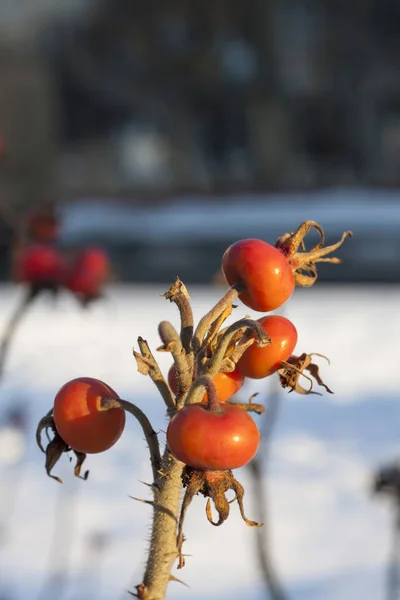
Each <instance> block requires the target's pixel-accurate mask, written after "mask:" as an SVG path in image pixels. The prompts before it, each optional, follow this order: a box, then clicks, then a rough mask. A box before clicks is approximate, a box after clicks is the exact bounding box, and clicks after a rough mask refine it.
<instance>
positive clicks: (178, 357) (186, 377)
mask: <svg viewBox="0 0 400 600" xmlns="http://www.w3.org/2000/svg"><path fill="white" fill-rule="evenodd" d="M158 333H159V334H160V338H161V341H162V342H163V345H162V346H161V347H160V348H157V350H160V351H162V352H171V354H172V358H173V359H174V363H175V371H176V382H177V394H176V407H177V408H178V409H179V408H180V407H181V406H183V404H184V399H185V397H186V394H187V392H188V390H189V388H190V386H191V383H192V378H193V368H190V366H189V365H188V363H187V360H186V354H185V351H184V349H183V346H182V342H181V338H180V337H179V335H178V332H177V331H176V329H175V327H174V326H173V325H171V323H169V322H168V321H161V323H160V324H159V326H158Z"/></svg>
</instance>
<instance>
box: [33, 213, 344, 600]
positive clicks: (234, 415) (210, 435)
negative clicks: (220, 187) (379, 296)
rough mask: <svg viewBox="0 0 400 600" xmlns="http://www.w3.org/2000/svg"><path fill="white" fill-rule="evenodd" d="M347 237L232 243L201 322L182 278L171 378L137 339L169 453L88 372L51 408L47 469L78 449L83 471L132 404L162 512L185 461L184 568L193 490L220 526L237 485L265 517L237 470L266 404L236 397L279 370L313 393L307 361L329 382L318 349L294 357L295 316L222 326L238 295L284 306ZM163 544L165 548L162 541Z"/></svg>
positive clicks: (168, 344) (300, 232)
mask: <svg viewBox="0 0 400 600" xmlns="http://www.w3.org/2000/svg"><path fill="white" fill-rule="evenodd" d="M311 228H315V229H316V230H317V231H318V233H319V234H320V237H321V240H320V242H319V243H318V244H317V245H316V246H315V247H314V248H313V249H312V250H310V251H306V249H305V246H304V241H303V240H304V237H305V236H306V234H307V233H308V232H309V231H310V229H311ZM347 235H351V234H350V232H346V233H345V234H343V236H342V238H341V240H340V241H339V242H337V243H336V244H334V245H332V246H328V247H324V234H323V231H322V229H321V227H320V226H319V225H318V224H317V223H315V222H313V221H306V222H304V223H302V224H301V225H300V226H299V228H298V229H297V230H296V231H295V232H294V233H291V234H286V235H284V236H282V237H281V238H279V239H278V241H277V242H276V244H275V246H273V245H271V244H268V243H266V242H264V241H262V240H256V239H246V240H240V241H238V242H236V243H234V244H233V245H231V246H230V247H229V248H228V249H227V250H226V251H225V253H224V255H223V258H222V271H223V273H224V275H225V277H226V280H227V282H228V284H229V285H230V286H231V287H230V289H229V290H228V291H227V293H226V294H225V296H224V297H223V298H222V299H221V300H220V302H218V303H217V304H216V306H215V307H213V308H212V310H210V312H209V313H207V314H206V315H205V316H204V317H203V318H202V319H201V321H200V322H199V324H198V326H197V327H196V329H195V328H194V324H193V315H192V312H191V307H190V303H189V300H188V299H189V295H188V293H187V290H186V288H185V286H184V285H183V284H182V282H181V281H180V280H179V279H178V280H177V281H176V282H175V283H174V284H173V285H172V286H171V288H170V290H169V291H168V292H167V293H166V294H165V297H166V298H167V299H169V300H171V301H172V302H175V304H176V305H177V307H178V309H179V311H180V316H181V331H180V333H179V334H178V333H177V332H176V330H175V328H174V327H173V326H172V325H171V324H170V323H168V322H166V321H162V322H161V323H160V325H159V328H158V330H159V334H160V338H161V341H162V346H161V347H160V348H158V350H160V351H163V352H170V353H171V355H172V357H173V360H174V363H173V365H172V366H171V368H170V370H169V373H168V377H167V378H164V377H163V375H162V373H161V371H160V369H159V367H158V365H157V362H156V361H155V359H154V356H153V355H152V353H151V351H150V349H149V347H148V345H147V342H145V340H143V339H142V338H139V339H138V343H139V348H140V354H139V353H136V352H135V353H134V354H135V357H136V360H137V363H138V368H139V371H140V372H141V373H143V374H146V375H150V377H151V378H152V380H153V381H154V383H155V384H156V386H157V388H158V390H159V391H160V393H161V395H162V397H163V399H164V401H165V404H166V406H167V413H168V416H169V418H170V420H169V424H168V427H167V432H166V439H167V444H166V448H165V452H164V454H163V456H161V454H160V450H159V444H158V438H157V435H156V433H155V432H154V430H153V428H152V427H151V425H150V423H149V421H148V419H147V417H146V416H145V415H144V413H142V411H141V410H140V409H139V408H138V407H136V406H135V405H133V404H131V403H129V402H127V401H125V400H121V399H119V397H118V395H117V394H116V392H115V391H114V390H112V389H111V388H110V387H109V386H108V385H106V384H105V383H103V382H101V381H99V380H97V379H91V378H88V377H80V378H77V379H74V380H72V381H70V382H68V383H66V384H65V385H64V386H63V387H62V388H61V389H60V390H59V392H58V393H57V395H56V397H55V401H54V407H53V409H52V410H51V411H50V412H49V414H48V415H47V416H46V417H44V419H42V420H41V422H40V423H39V427H38V442H39V445H40V447H41V448H42V446H41V443H40V433H41V431H42V429H44V428H45V429H46V430H47V429H50V430H51V431H52V432H53V435H54V437H53V439H52V441H51V442H50V443H49V445H48V447H47V449H46V468H47V472H48V474H50V471H51V469H52V467H53V466H54V464H55V462H56V461H57V460H58V458H59V456H61V454H62V452H66V451H69V450H73V451H74V452H75V454H76V455H77V458H78V462H77V467H76V474H77V475H79V473H80V467H81V465H82V462H83V460H84V458H85V455H86V454H87V453H96V452H102V451H105V450H107V449H109V448H110V447H111V446H112V445H113V444H114V443H115V442H116V441H117V440H118V438H119V437H120V435H121V433H122V431H123V429H124V425H125V412H124V411H125V410H127V411H128V412H131V413H132V414H133V415H134V416H135V417H136V418H137V419H138V420H139V422H140V424H141V425H142V427H143V430H144V432H145V436H146V440H147V442H148V445H149V449H150V454H151V461H152V466H153V475H154V484H153V485H152V488H153V493H154V496H155V503H154V505H155V506H157V510H158V511H159V510H160V506H163V507H164V512H165V513H166V514H168V511H170V512H171V507H170V506H169V504H168V502H170V496H168V494H171V491H170V490H168V493H166V495H165V497H164V496H163V489H164V486H165V485H167V484H166V481H170V480H171V478H172V477H173V476H175V475H176V465H180V471H179V476H180V477H181V481H182V485H183V487H185V488H186V491H185V495H184V498H183V502H182V504H181V510H180V517H179V520H178V525H177V545H176V551H177V555H178V557H179V564H178V566H179V567H182V566H183V565H184V559H183V555H182V552H181V549H182V543H183V540H184V538H183V533H182V527H183V519H184V515H185V511H186V509H187V507H188V505H189V504H190V501H191V499H192V497H193V496H194V495H195V494H198V493H201V494H203V495H204V496H206V497H208V500H207V505H206V514H207V518H208V520H209V521H210V522H211V523H212V524H213V525H220V524H222V523H223V522H224V521H225V520H226V518H227V517H228V514H229V504H230V503H229V502H228V500H227V499H226V497H225V494H226V492H227V491H228V490H230V489H232V490H233V491H234V493H235V499H236V500H237V502H238V505H239V509H240V512H241V515H242V517H243V519H244V520H245V522H246V523H247V524H248V525H250V526H258V525H260V524H259V523H256V522H254V521H249V520H248V519H247V518H246V516H245V514H244V509H243V494H244V490H243V487H242V486H241V485H240V483H239V482H238V481H237V480H236V479H235V478H234V476H233V474H232V469H236V468H238V467H242V466H244V465H246V464H247V463H248V462H249V461H250V460H251V459H252V458H253V457H254V456H255V454H256V452H257V450H258V447H259V442H260V432H259V430H258V428H257V426H256V424H255V422H254V420H253V418H252V417H251V416H250V414H249V412H256V413H257V412H258V413H261V412H262V410H263V407H262V405H259V404H254V403H252V401H251V400H250V401H249V402H248V403H238V402H233V401H232V400H231V398H232V396H233V395H234V394H235V393H236V392H237V391H238V390H239V389H240V388H241V387H242V385H243V382H244V380H245V378H251V379H261V378H265V377H269V376H270V375H272V374H273V373H276V372H278V374H279V376H280V382H281V384H282V386H283V387H288V388H289V389H290V390H291V391H292V390H296V391H299V392H301V393H307V392H309V391H310V390H308V391H307V390H305V389H304V388H302V387H301V386H300V385H299V384H298V379H299V377H300V376H301V375H304V370H305V369H307V370H308V371H309V373H310V374H311V375H312V376H313V377H314V378H315V379H316V381H317V383H319V384H320V385H323V386H324V387H325V388H326V386H325V385H324V384H323V382H322V380H321V379H320V377H319V374H318V368H317V366H316V365H314V364H313V363H312V360H311V356H312V355H310V354H306V353H303V354H301V355H300V356H294V355H293V351H294V348H295V346H296V343H297V331H296V328H295V326H294V325H293V323H291V321H289V319H287V318H285V317H282V316H278V315H264V316H262V317H261V318H260V319H258V320H252V319H248V318H243V319H240V320H238V321H236V322H235V323H233V324H232V325H230V326H228V327H225V328H223V327H222V325H223V323H224V322H225V320H226V319H227V318H228V317H229V316H230V314H231V313H232V309H233V308H234V306H233V302H234V301H235V299H236V298H239V299H240V300H241V301H242V302H243V304H245V305H246V306H248V307H250V308H251V309H252V310H255V311H259V312H263V313H268V312H270V311H274V310H276V309H278V308H279V307H280V306H282V305H283V304H284V303H285V302H286V301H287V300H288V299H289V298H290V296H291V295H292V293H293V291H294V289H295V286H296V285H300V286H310V285H312V284H313V283H314V281H315V280H316V277H317V271H316V263H317V262H319V261H323V262H332V263H337V262H340V261H339V259H336V258H331V257H329V258H327V255H328V254H330V253H331V252H332V251H334V250H336V249H337V248H338V247H339V246H340V245H341V244H342V242H343V240H344V238H345V237H346V236H347ZM326 389H327V390H328V391H330V390H329V388H326ZM42 449H43V448H42ZM210 499H212V500H213V502H214V505H215V508H216V510H217V513H218V520H217V521H216V522H215V521H214V520H213V517H212V514H211V506H210ZM163 503H164V504H163ZM154 539H155V540H156V541H154V543H153V542H152V544H153V545H152V548H153V546H154V545H157V543H158V542H157V540H158V538H157V536H156V537H155V538H154ZM154 551H156V550H154ZM157 552H162V548H158V549H157ZM164 558H165V560H167V561H168V560H170V559H169V558H167V557H164ZM150 563H151V561H150ZM152 582H153V579H152V578H149V577H147V579H146V576H145V580H144V583H143V584H141V585H140V586H137V595H138V597H139V598H147V597H150V596H149V595H146V594H151V590H150V588H151V586H152V585H153V583H154V582H153V583H152ZM157 597H158V596H157Z"/></svg>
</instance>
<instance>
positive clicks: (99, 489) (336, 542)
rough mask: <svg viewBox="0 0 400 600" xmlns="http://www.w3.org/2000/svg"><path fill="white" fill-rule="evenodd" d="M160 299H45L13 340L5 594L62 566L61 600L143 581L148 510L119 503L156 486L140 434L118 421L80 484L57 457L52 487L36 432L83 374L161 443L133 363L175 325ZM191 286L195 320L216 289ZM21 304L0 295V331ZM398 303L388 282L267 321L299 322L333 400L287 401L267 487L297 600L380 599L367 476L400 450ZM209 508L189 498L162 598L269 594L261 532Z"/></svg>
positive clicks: (35, 586)
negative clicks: (20, 415)
mask: <svg viewBox="0 0 400 600" xmlns="http://www.w3.org/2000/svg"><path fill="white" fill-rule="evenodd" d="M164 291H166V290H165V289H164V288H163V286H161V285H152V286H140V287H137V286H134V285H131V286H115V287H113V288H111V289H110V290H109V295H108V298H107V300H106V301H104V302H103V303H99V304H97V305H96V306H93V307H92V308H91V309H90V310H87V311H84V310H82V309H80V308H79V307H78V305H77V304H76V303H75V301H74V299H73V298H71V297H69V296H64V295H62V296H61V297H60V298H59V299H58V300H57V302H56V303H55V304H54V303H53V302H52V301H51V300H50V299H48V298H43V299H41V300H39V301H38V302H37V303H36V305H34V306H33V308H32V309H31V312H30V313H29V314H28V315H27V316H26V319H25V321H24V322H23V323H22V324H21V327H20V329H18V332H17V335H16V337H15V340H14V342H13V345H12V347H11V351H10V355H9V357H8V362H7V365H6V371H5V374H4V378H3V380H2V382H1V389H0V407H1V409H2V412H4V410H5V409H6V408H7V407H9V406H10V405H11V404H12V403H13V402H21V401H24V402H26V403H27V410H28V411H29V417H30V427H29V438H28V443H27V449H26V453H25V455H24V458H23V460H22V462H21V463H20V465H19V466H18V467H17V468H16V467H15V466H13V467H11V466H10V463H11V462H12V461H7V460H5V461H3V463H2V464H0V478H1V487H0V522H3V523H4V521H6V536H7V537H6V538H5V543H4V544H3V545H0V598H2V599H3V598H4V599H5V598H8V599H10V600H11V599H12V600H19V599H21V600H22V599H24V600H28V599H31V598H38V597H40V598H41V600H45V599H46V600H47V598H55V597H56V595H55V594H54V593H53V594H52V593H51V591H50V592H49V593H47V594H46V593H44V592H43V586H44V584H45V583H46V581H47V580H48V576H49V568H50V571H52V572H54V571H57V569H58V568H60V565H62V567H63V568H64V569H65V571H66V573H67V576H68V579H67V585H66V588H65V589H64V593H63V597H65V598H68V600H70V599H71V600H72V599H75V598H76V599H78V598H80V599H81V598H82V599H89V598H96V600H106V599H107V600H109V599H110V598H116V599H117V598H118V599H122V598H124V597H126V598H128V597H129V596H128V595H127V594H125V595H124V590H126V589H127V588H128V587H129V586H132V584H136V583H140V581H141V576H142V573H143V568H144V562H145V551H146V549H147V546H148V541H147V540H148V537H149V526H150V517H151V509H150V507H149V506H147V505H146V504H142V503H138V502H135V501H134V500H132V499H131V498H129V496H135V497H139V498H144V499H146V498H147V499H149V498H150V494H149V490H148V488H147V487H146V486H145V485H143V483H142V482H143V481H144V482H146V481H147V482H148V481H149V480H150V477H151V471H150V463H149V459H148V454H147V449H146V445H145V443H144V441H143V434H142V432H141V430H140V428H139V426H138V425H137V423H136V422H135V421H134V420H133V419H130V418H129V417H128V421H127V427H126V430H125V432H124V434H123V436H122V438H121V439H120V441H119V442H118V443H117V444H116V445H115V446H114V447H113V448H112V449H111V450H110V451H109V452H107V453H104V454H99V455H92V456H89V457H88V459H87V462H86V466H87V468H88V469H90V476H89V479H88V480H87V481H86V482H83V481H81V480H77V479H75V478H74V477H73V473H72V464H71V463H69V461H68V458H67V457H66V456H65V457H63V458H62V460H61V461H60V462H59V464H57V465H56V467H55V468H54V473H56V474H57V475H59V476H61V477H62V478H63V480H64V484H63V485H62V486H61V485H60V484H58V483H57V482H55V481H54V480H52V479H50V478H48V477H47V476H46V474H45V470H44V460H43V459H44V455H43V454H42V453H41V452H40V451H39V449H38V448H37V447H36V444H35V440H34V433H35V429H36V423H37V422H38V420H39V419H40V418H41V417H42V416H43V415H44V414H45V413H46V412H47V411H48V410H49V408H50V407H51V404H52V400H53V398H54V395H55V393H56V392H57V390H58V389H59V387H61V385H62V384H63V383H65V382H66V381H68V380H69V379H71V378H74V377H77V376H82V375H86V376H91V377H98V378H100V379H102V380H104V381H106V382H107V383H109V385H110V386H111V387H112V388H114V389H115V390H116V391H117V392H118V393H119V394H120V396H121V397H123V398H126V399H128V400H131V401H132V402H134V403H136V404H137V405H138V406H140V407H141V408H142V409H144V410H145V411H146V412H147V414H148V415H149V417H150V419H151V420H152V423H153V426H154V428H155V429H156V430H158V431H160V435H159V437H160V441H161V443H164V440H165V433H164V431H165V428H166V425H167V421H166V418H165V410H164V405H163V404H162V401H161V399H160V398H159V397H158V395H157V391H156V389H155V387H154V385H153V384H152V382H151V381H150V379H148V378H146V377H144V376H142V375H140V374H139V373H138V372H137V369H136V365H135V361H134V359H133V357H132V347H133V346H135V345H136V339H137V337H138V336H139V335H141V336H143V337H144V338H145V339H147V340H148V342H149V343H150V345H151V347H152V348H153V349H155V348H156V347H157V346H158V345H159V339H158V335H157V324H158V323H159V322H160V321H161V320H163V319H168V320H171V321H172V322H173V323H174V324H175V325H176V326H177V327H178V324H179V320H178V311H177V309H176V307H175V306H174V305H172V304H171V303H169V302H166V301H165V300H164V299H163V298H162V296H161V295H162V293H163V292H164ZM189 291H190V293H191V301H192V306H193V309H194V313H195V318H196V320H198V319H199V318H200V317H201V316H202V315H203V314H204V312H206V310H208V309H209V308H211V306H212V305H213V304H214V303H215V302H216V301H217V300H218V299H219V297H220V295H221V292H222V289H217V288H206V287H196V286H194V287H192V288H191V289H190V290H189ZM20 294H21V290H19V289H18V288H15V287H9V286H3V287H1V288H0V308H1V310H0V331H1V330H2V329H3V328H4V327H5V324H6V322H7V319H8V318H9V316H10V314H11V312H12V310H13V307H14V306H15V305H16V303H17V301H18V298H20ZM399 302H400V288H398V287H395V286H392V287H387V288H385V287H382V286H376V287H368V286H363V287H360V288H356V287H340V286H335V287H333V286H329V287H322V288H319V287H318V285H317V286H315V288H313V289H311V290H301V291H296V292H295V294H294V296H293V298H292V299H291V300H290V301H289V302H288V303H287V305H285V306H284V307H282V309H281V310H279V311H277V312H278V313H279V314H284V315H285V316H287V317H288V318H290V319H291V320H292V321H293V322H294V323H295V325H296V327H297V329H298V334H299V340H298V345H297V348H296V351H297V352H298V353H301V352H303V351H306V352H319V353H321V354H325V355H327V356H329V358H330V360H331V364H330V366H328V365H327V364H326V363H325V361H324V360H323V359H317V360H318V362H319V364H320V366H321V373H322V375H323V378H324V379H325V380H326V382H327V384H328V385H329V386H330V387H331V388H332V389H333V390H334V391H335V394H334V395H329V394H327V393H325V392H324V394H323V396H321V397H320V396H308V397H304V396H299V395H295V394H290V395H288V394H286V392H282V394H281V403H282V404H281V413H280V418H279V421H278V424H277V427H276V429H275V431H274V436H273V443H272V448H271V455H270V462H269V467H268V469H269V473H268V480H267V476H266V474H265V479H264V481H265V482H266V481H268V500H269V511H270V514H269V520H270V522H269V525H268V527H269V530H270V534H269V537H270V539H269V543H270V546H271V549H272V556H273V559H274V562H275V566H276V569H277V571H278V572H279V574H280V577H281V579H282V581H283V583H284V585H285V587H286V589H287V591H288V595H289V598H291V599H293V600H305V599H307V600H314V599H315V600H317V598H324V599H325V600H347V599H349V598H352V599H354V600H357V599H363V600H368V599H371V600H372V599H375V598H378V597H382V594H383V586H384V577H385V568H386V559H387V555H388V549H389V543H390V526H391V514H390V512H389V510H388V505H387V503H385V502H380V501H378V500H376V499H374V498H373V497H372V494H371V492H370V481H371V473H372V471H373V470H374V469H375V468H376V467H378V466H380V465H381V464H382V463H383V462H385V461H386V460H391V459H394V458H397V456H398V454H399V451H400V436H399V433H400V403H399V401H398V386H399V378H400V375H399V369H398V339H399V337H400V313H399V310H398V306H399ZM246 314H250V315H251V316H254V317H256V318H259V317H260V316H261V315H260V314H259V313H254V312H252V311H249V310H248V309H247V308H246V307H245V306H243V305H242V304H241V303H240V302H238V308H237V309H236V310H235V312H234V317H231V319H230V320H231V321H232V320H233V318H240V317H243V316H245V315H246ZM157 358H158V359H159V362H160V365H161V366H162V368H163V370H164V372H165V373H167V370H168V367H169V365H170V358H169V356H168V355H167V354H165V353H157ZM270 379H271V380H272V381H267V382H265V381H258V382H252V383H251V384H246V387H245V388H244V389H243V393H242V394H241V397H242V398H243V397H244V398H247V397H248V396H250V395H251V393H252V392H255V391H258V392H260V396H259V398H260V401H267V399H268V390H269V389H270V388H269V386H271V385H274V382H275V384H276V381H275V379H274V378H270ZM322 391H323V390H322ZM1 414H2V413H0V420H1ZM255 419H256V420H257V419H259V417H257V416H255ZM0 435H1V430H0ZM8 435H9V433H8ZM9 439H11V442H10V444H11V446H10V453H11V454H12V452H13V448H12V436H11V438H10V436H9ZM14 451H15V449H14ZM2 452H3V453H4V449H3V450H2ZM236 476H237V478H238V479H239V480H240V481H241V483H242V484H243V485H244V486H245V489H246V495H245V508H246V511H247V513H248V516H249V518H251V519H253V518H257V514H255V513H256V507H255V503H254V497H253V491H252V486H251V480H250V478H249V476H248V472H247V470H246V469H245V468H244V469H239V470H237V472H236ZM204 508H205V500H204V498H203V497H202V496H201V497H200V496H199V497H196V498H195V499H194V501H193V503H192V506H191V508H190V510H189V511H188V514H187V519H186V523H185V536H186V538H187V542H186V543H185V547H184V551H185V553H187V554H188V555H190V556H188V557H187V565H186V567H185V568H184V569H183V570H181V571H174V574H175V575H176V576H177V577H179V578H180V579H182V580H183V581H185V582H186V583H187V584H188V585H189V586H190V589H188V588H186V587H183V586H182V585H180V584H179V583H175V582H172V583H171V584H170V589H169V592H168V598H171V599H173V598H177V599H179V598H192V599H193V600H200V599H204V598H207V599H214V598H215V599H216V600H217V599H220V598H226V599H228V598H229V599H230V600H235V599H236V598H237V599H239V598H243V597H246V598H248V599H249V600H256V599H261V598H262V597H265V592H264V588H263V582H262V577H261V575H260V573H259V571H258V567H257V557H256V553H255V543H254V542H255V535H256V531H255V530H253V529H251V528H249V527H247V526H246V525H245V524H244V522H243V521H242V520H241V518H240V515H239V511H238V509H237V507H236V505H235V504H232V505H231V514H230V517H229V519H228V521H227V522H226V523H224V524H223V526H222V527H218V528H214V527H212V526H211V525H209V524H208V522H207V521H206V516H205V512H204ZM57 515H58V523H59V524H58V526H57V527H58V533H57V539H58V543H57V544H56V545H54V527H55V522H56V516H57ZM60 523H61V525H60ZM63 525H64V526H63ZM95 532H103V533H105V534H107V535H109V543H108V545H107V547H106V548H105V550H104V553H103V555H102V556H101V557H99V558H97V559H96V557H93V555H91V556H92V558H90V555H89V553H88V542H89V537H90V536H91V535H92V534H93V533H95ZM63 539H69V540H70V544H65V543H64V544H63ZM91 561H92V562H91ZM100 561H101V572H100V567H99V564H100ZM131 589H132V587H131ZM40 591H41V592H42V595H41V596H39V592H40ZM7 594H8V595H7ZM57 598H58V596H57Z"/></svg>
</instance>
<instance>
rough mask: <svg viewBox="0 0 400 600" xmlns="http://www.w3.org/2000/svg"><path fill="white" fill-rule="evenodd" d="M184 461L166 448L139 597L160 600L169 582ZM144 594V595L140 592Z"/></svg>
mask: <svg viewBox="0 0 400 600" xmlns="http://www.w3.org/2000/svg"><path fill="white" fill-rule="evenodd" d="M182 469H183V463H181V462H179V461H178V460H176V459H175V458H174V457H173V456H172V455H171V454H170V453H169V452H168V450H166V452H165V454H164V458H163V468H162V473H164V474H165V475H162V474H161V475H160V476H159V481H160V484H159V485H158V487H157V488H156V489H155V492H154V495H155V502H156V504H157V508H156V507H154V510H153V523H152V528H151V539H150V550H149V553H148V558H147V564H146V569H145V574H144V578H143V583H142V584H140V585H139V586H136V589H137V590H138V596H139V598H143V599H144V598H146V599H149V600H150V599H151V598H153V600H156V599H157V600H161V599H162V598H165V590H166V588H167V586H168V583H169V581H170V573H171V569H172V565H173V563H174V562H175V560H176V558H177V556H178V550H177V541H176V540H177V538H176V529H177V522H178V517H179V504H180V497H181V490H182V481H181V475H182ZM140 594H141V595H140Z"/></svg>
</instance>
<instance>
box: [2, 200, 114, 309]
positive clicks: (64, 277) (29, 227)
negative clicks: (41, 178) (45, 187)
mask: <svg viewBox="0 0 400 600" xmlns="http://www.w3.org/2000/svg"><path fill="white" fill-rule="evenodd" d="M59 232H60V222H59V219H58V216H57V214H56V210H55V208H54V207H53V206H51V207H47V206H45V207H44V208H39V209H37V210H35V211H33V212H31V213H30V214H28V216H27V218H26V219H25V220H24V222H23V224H22V231H19V232H18V235H17V241H16V247H15V249H14V256H13V280H14V281H16V282H18V283H22V284H25V285H26V286H28V288H29V289H30V291H31V293H32V295H34V296H36V295H37V294H38V293H39V292H40V291H44V290H50V291H53V292H56V291H58V290H59V289H60V288H64V289H66V290H68V291H70V292H72V293H73V294H74V296H76V298H77V299H78V300H79V301H80V302H81V303H82V304H83V305H86V304H88V303H90V302H92V301H93V300H96V299H97V298H99V297H100V296H101V293H102V290H103V287H104V284H105V283H106V282H107V281H108V279H109V275H110V265H109V259H108V256H107V254H106V253H105V252H104V251H103V250H102V249H100V248H85V249H83V250H82V251H80V252H78V253H66V252H62V251H61V249H60V248H59V247H58V239H59Z"/></svg>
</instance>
